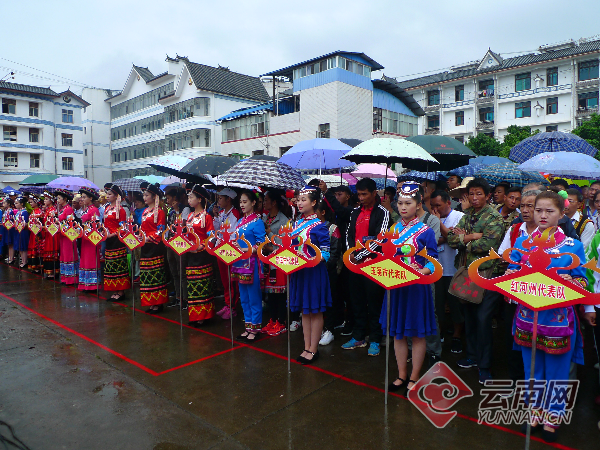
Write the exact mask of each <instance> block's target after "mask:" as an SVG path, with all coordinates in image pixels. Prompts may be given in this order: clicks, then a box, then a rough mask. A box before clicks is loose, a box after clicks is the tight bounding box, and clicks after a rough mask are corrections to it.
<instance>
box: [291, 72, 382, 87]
mask: <svg viewBox="0 0 600 450" xmlns="http://www.w3.org/2000/svg"><path fill="white" fill-rule="evenodd" d="M334 81H339V82H341V83H346V84H349V85H351V86H356V87H359V88H363V89H366V90H369V91H371V90H373V83H372V82H371V79H370V78H369V77H365V76H363V75H359V74H357V73H354V72H348V71H347V70H345V69H342V68H340V67H334V68H333V69H329V70H325V71H324V72H319V73H315V74H313V75H308V76H306V77H302V78H298V79H297V80H294V92H298V91H302V90H304V89H310V88H314V87H317V86H323V85H325V84H328V83H333V82H334Z"/></svg>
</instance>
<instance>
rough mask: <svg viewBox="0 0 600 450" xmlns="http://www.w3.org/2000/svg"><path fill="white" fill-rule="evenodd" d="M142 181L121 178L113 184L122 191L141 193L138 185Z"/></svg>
mask: <svg viewBox="0 0 600 450" xmlns="http://www.w3.org/2000/svg"><path fill="white" fill-rule="evenodd" d="M143 181H144V180H141V179H139V178H121V179H120V180H117V181H115V182H114V184H116V185H117V186H119V187H120V188H121V189H123V190H124V191H137V192H142V190H141V189H140V185H141V184H142V182H143Z"/></svg>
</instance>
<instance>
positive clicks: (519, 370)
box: [504, 303, 525, 381]
mask: <svg viewBox="0 0 600 450" xmlns="http://www.w3.org/2000/svg"><path fill="white" fill-rule="evenodd" d="M517 306H518V305H517V304H516V303H505V304H504V338H505V339H506V356H507V358H508V376H509V377H510V379H511V380H513V381H517V380H524V379H525V369H524V368H523V354H522V353H521V351H520V350H513V344H514V342H515V339H514V336H513V332H512V326H513V321H514V317H515V311H516V310H517Z"/></svg>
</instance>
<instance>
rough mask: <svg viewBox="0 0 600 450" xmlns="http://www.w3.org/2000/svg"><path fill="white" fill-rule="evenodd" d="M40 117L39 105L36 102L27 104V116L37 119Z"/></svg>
mask: <svg viewBox="0 0 600 450" xmlns="http://www.w3.org/2000/svg"><path fill="white" fill-rule="evenodd" d="M39 115H40V104H39V103H36V102H29V116H30V117H39Z"/></svg>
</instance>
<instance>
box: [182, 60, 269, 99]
mask: <svg viewBox="0 0 600 450" xmlns="http://www.w3.org/2000/svg"><path fill="white" fill-rule="evenodd" d="M184 61H185V64H186V65H187V68H188V70H189V71H190V75H191V77H192V80H193V81H194V84H195V85H196V87H197V88H198V89H202V90H205V91H210V92H215V93H218V94H225V95H231V96H234V97H241V98H247V99H250V100H256V101H260V102H266V101H268V100H269V99H270V97H269V94H268V93H267V90H266V89H265V87H264V86H263V84H262V82H261V81H260V79H259V78H257V77H252V76H250V75H243V74H241V73H237V72H232V71H231V70H229V69H224V68H216V67H211V66H205V65H204V64H197V63H193V62H190V61H187V60H184Z"/></svg>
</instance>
